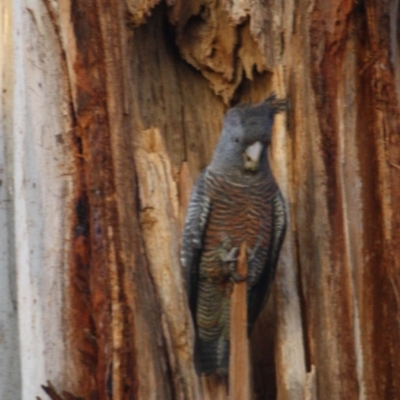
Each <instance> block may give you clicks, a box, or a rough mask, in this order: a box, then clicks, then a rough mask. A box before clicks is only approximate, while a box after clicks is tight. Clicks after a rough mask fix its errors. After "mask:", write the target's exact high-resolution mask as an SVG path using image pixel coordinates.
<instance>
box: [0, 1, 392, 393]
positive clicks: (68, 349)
mask: <svg viewBox="0 0 400 400" xmlns="http://www.w3.org/2000/svg"><path fill="white" fill-rule="evenodd" d="M156 4H157V1H156V0H149V1H146V0H141V1H132V0H126V2H125V5H124V3H123V2H121V1H116V0H88V1H85V2H79V1H76V0H58V1H50V0H43V1H42V2H32V1H30V0H15V1H13V2H11V1H10V0H6V1H3V2H2V3H1V4H0V10H1V17H0V18H1V25H0V26H1V32H2V36H1V37H0V51H1V54H3V55H6V57H1V58H0V73H1V77H0V82H1V85H0V87H1V90H2V93H1V105H0V114H1V115H0V120H1V121H2V123H1V128H0V129H1V138H0V168H4V171H2V170H0V201H1V204H0V224H1V228H0V229H1V231H0V234H1V240H0V286H1V288H0V293H1V295H0V297H1V299H0V300H1V301H0V339H1V340H0V357H1V359H2V360H9V361H10V362H9V363H8V364H7V366H8V368H6V367H4V365H5V364H6V363H7V362H6V363H0V364H1V366H0V394H1V395H0V397H1V398H2V399H3V398H4V399H5V400H15V399H16V398H19V397H21V398H22V399H24V400H25V399H29V400H30V399H32V398H34V397H35V396H42V397H43V395H44V392H43V391H42V390H41V385H46V382H47V381H50V382H51V385H48V386H49V387H52V389H51V393H52V394H51V396H53V397H54V398H55V396H60V397H61V398H65V399H67V398H72V397H71V395H68V394H67V393H66V392H69V393H72V394H73V395H74V396H75V397H77V396H81V397H83V398H84V399H85V400H87V399H93V398H96V399H106V398H113V399H125V398H132V397H135V398H138V399H146V400H148V399H158V398H162V399H166V400H168V399H174V398H185V399H188V400H190V399H192V398H203V399H211V398H212V399H213V400H215V399H217V398H218V399H224V400H225V399H226V398H227V393H226V386H224V384H221V382H219V381H218V380H217V379H216V378H215V377H209V378H204V377H201V378H198V377H197V376H196V375H195V374H194V373H193V366H191V361H190V359H191V355H190V350H189V349H190V343H191V342H192V341H193V333H192V330H191V328H190V322H188V321H189V317H188V312H187V310H186V308H185V307H186V306H185V305H184V301H185V300H184V295H183V293H182V290H181V289H182V286H181V285H182V282H181V277H180V270H179V268H178V264H179V262H178V253H179V245H178V243H179V232H180V228H179V224H180V223H181V221H182V218H183V215H184V209H185V208H186V205H187V201H188V200H187V198H188V193H189V191H190V187H191V185H192V178H191V177H193V178H194V179H195V178H196V177H197V175H198V173H199V171H200V170H201V169H202V168H203V167H204V166H205V165H207V164H208V162H209V161H210V158H211V155H212V152H213V150H214V147H215V144H216V142H217V140H218V136H219V131H220V127H221V118H222V116H223V114H224V112H225V110H226V108H227V105H228V104H232V103H236V102H238V101H259V100H261V99H263V98H265V97H266V95H268V94H269V93H270V92H271V91H276V92H277V93H278V95H279V96H280V97H287V98H288V99H289V103H290V107H289V111H288V113H287V115H286V116H278V118H277V121H276V124H275V128H274V135H273V143H272V146H271V151H270V159H271V163H272V165H273V170H274V174H275V176H276V177H277V180H278V183H279V185H280V187H281V189H282V191H283V193H284V197H285V200H286V204H287V212H288V217H289V226H288V230H287V235H286V238H285V242H284V245H283V249H282V252H281V256H280V263H279V266H278V270H277V276H276V284H275V288H274V290H273V293H272V297H271V299H270V301H269V306H268V307H269V310H266V312H264V313H262V316H261V320H260V321H259V323H258V324H257V326H255V329H254V334H253V337H252V340H251V341H252V352H253V353H254V352H256V353H257V349H262V351H258V354H257V357H253V369H254V371H255V372H256V373H255V374H254V376H255V377H256V378H255V379H256V382H255V385H254V387H257V393H256V396H257V398H259V399H263V400H264V399H265V397H266V396H267V392H268V390H267V389H266V386H268V387H269V392H268V397H269V398H271V399H274V398H278V399H280V400H298V399H303V398H304V399H307V400H308V399H312V400H317V399H318V400H325V399H327V400H331V399H343V398H346V399H347V398H361V399H365V400H375V399H383V400H386V399H388V400H391V399H394V398H396V396H397V394H398V393H400V364H399V363H400V359H399V357H397V354H399V353H400V348H399V347H400V337H399V335H400V333H399V332H400V317H399V313H398V307H399V301H400V300H399V294H398V293H399V290H400V289H399V287H400V275H399V270H400V255H399V254H400V253H399V252H398V251H397V246H398V243H399V242H400V214H399V213H398V212H396V210H398V209H399V207H400V189H399V185H398V174H399V168H398V166H399V165H400V141H399V131H400V112H399V102H400V85H399V82H400V79H399V77H400V67H399V65H400V63H399V35H398V15H399V2H398V1H390V0H384V1H381V2H373V1H370V0H368V1H364V2H355V1H350V0H327V1H325V0H315V1H314V2H311V3H310V2H308V1H306V0H299V1H296V2H295V1H292V0H285V1H283V2H282V1H269V2H267V3H266V2H265V1H262V0H256V1H250V0H233V1H226V2H220V1H216V0H210V1H209V0H199V1H191V0H188V1H180V0H177V1H173V0H171V1H167V2H160V4H159V5H157V6H156ZM125 6H126V7H125ZM126 12H128V13H129V16H128V18H126V16H127V14H126ZM149 14H152V15H151V16H149ZM138 25H140V26H138ZM11 50H13V51H11ZM150 128H151V129H150ZM143 132H145V133H143ZM155 132H159V133H161V134H162V136H163V137H164V138H165V144H166V149H165V148H164V147H163V146H161V145H160V144H159V143H160V142H158V139H154V137H159V133H155ZM146 136H148V138H147V139H150V138H153V139H154V140H155V141H156V143H158V144H157V146H158V147H157V146H156V147H157V151H155V152H152V151H150V150H149V149H148V148H146V147H145V146H144V147H142V148H141V150H140V146H139V147H138V142H136V139H139V138H142V139H143V138H144V137H146ZM147 139H146V140H147ZM143 140H145V139H143ZM139 142H140V140H139ZM145 149H147V150H145ZM167 153H168V157H167ZM141 157H142V158H141ZM168 159H171V160H172V165H169V161H167V160H168ZM141 162H143V163H144V165H153V164H152V163H154V165H155V166H156V167H155V168H154V169H150V168H148V169H146V168H143V166H142V167H141V166H140V165H142V164H140V163H141ZM183 162H185V163H187V164H184V167H183V168H182V169H181V167H182V163H183ZM147 163H149V164H147ZM139 170H140V172H139ZM173 171H180V172H179V173H174V172H173ZM174 180H176V182H175V181H174ZM151 182H157V191H156V192H154V193H157V196H158V198H159V199H164V200H160V202H161V203H160V202H157V204H154V203H152V202H153V201H154V199H155V197H154V198H152V195H151V194H150V192H148V193H147V192H146V190H147V189H149V187H150V186H149V183H151ZM146 185H147V186H146ZM142 203H143V204H147V205H149V206H148V207H150V208H147V209H146V207H147V206H144V209H142V208H141V204H142ZM3 205H4V207H3ZM151 207H152V208H151ZM154 213H155V214H156V215H157V218H156V220H155V221H156V222H154V224H152V222H151V221H150V223H148V221H147V220H146V216H148V215H150V216H151V217H152V215H153V214H154ZM153 216H154V215H153ZM150 219H151V218H150ZM146 221H147V222H146ZM157 224H159V225H157ZM157 226H159V227H160V229H157V228H156V227H157ZM155 243H158V245H155ZM157 249H163V250H162V252H163V253H165V254H168V256H166V257H168V258H170V259H171V260H172V261H171V263H169V264H167V265H166V266H165V260H164V259H163V258H162V257H161V251H160V254H157ZM3 261H4V262H3ZM163 274H165V275H163ZM164 282H169V283H168V285H165V286H164V285H163V283H164ZM13 287H14V288H17V290H16V292H15V293H14V292H13V291H12V290H11V291H9V288H11V289H12V288H13ZM273 306H274V307H273ZM273 308H274V311H272V312H271V309H273ZM174 310H176V311H177V312H178V313H179V315H178V314H175V313H174V312H175V311H174ZM271 326H272V327H271ZM274 326H276V329H275V328H274ZM274 331H275V333H274ZM182 335H183V336H182ZM3 338H4V339H3ZM17 338H18V339H17ZM266 343H269V345H268V346H272V345H271V343H275V362H273V360H272V357H273V354H271V353H272V350H268V349H269V348H270V347H266ZM262 352H265V353H264V354H260V353H262ZM267 353H268V354H267ZM18 359H19V360H20V362H17V361H16V360H18ZM266 364H268V366H266ZM265 381H266V382H267V383H266V384H264V383H263V384H260V382H265ZM257 382H258V383H257ZM275 387H276V393H275ZM64 392H65V393H64ZM62 393H64V394H62ZM68 396H69V397H68Z"/></svg>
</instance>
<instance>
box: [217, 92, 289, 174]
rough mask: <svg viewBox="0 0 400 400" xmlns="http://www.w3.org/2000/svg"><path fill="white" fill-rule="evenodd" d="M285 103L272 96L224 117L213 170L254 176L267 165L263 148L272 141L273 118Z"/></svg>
mask: <svg viewBox="0 0 400 400" xmlns="http://www.w3.org/2000/svg"><path fill="white" fill-rule="evenodd" d="M285 105H286V102H285V101H284V100H280V99H277V98H276V96H275V95H272V96H270V97H268V98H267V99H266V100H264V101H263V102H261V103H258V104H255V105H248V104H240V105H238V106H235V107H233V108H231V109H230V110H229V111H228V112H227V113H226V115H225V117H224V121H223V128H222V133H221V138H220V140H219V142H218V145H217V148H216V150H215V153H214V157H213V160H212V163H211V166H212V168H213V169H216V170H221V169H223V170H224V171H223V172H227V168H231V169H236V170H240V171H241V172H244V173H247V174H254V173H257V171H258V170H259V169H260V167H261V166H262V164H263V162H265V163H266V162H267V158H266V157H267V155H266V152H265V149H266V147H268V145H269V144H270V142H271V131H272V125H273V123H274V115H275V114H276V113H278V112H280V111H282V110H284V109H285Z"/></svg>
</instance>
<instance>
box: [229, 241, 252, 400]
mask: <svg viewBox="0 0 400 400" xmlns="http://www.w3.org/2000/svg"><path fill="white" fill-rule="evenodd" d="M246 249H247V246H246V243H245V242H244V243H242V244H241V246H240V250H239V257H238V260H237V273H238V274H239V275H240V276H242V277H246V276H247V253H246ZM247 331H248V329H247V282H246V280H244V281H243V282H237V283H235V284H234V285H233V290H232V294H231V314H230V354H229V400H250V393H251V389H250V382H251V379H250V359H249V339H248V332H247Z"/></svg>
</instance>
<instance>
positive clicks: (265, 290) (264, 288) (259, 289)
mask: <svg viewBox="0 0 400 400" xmlns="http://www.w3.org/2000/svg"><path fill="white" fill-rule="evenodd" d="M271 201H272V219H273V221H274V222H273V230H272V235H271V242H270V247H269V251H268V257H267V262H266V264H265V266H264V269H263V272H262V274H261V276H260V279H259V281H258V283H257V284H256V285H254V287H253V288H251V290H250V293H249V308H248V310H249V318H248V319H249V330H250V331H251V328H252V327H253V325H254V323H255V321H256V319H257V317H258V314H259V313H260V311H261V310H262V308H263V307H264V305H265V303H266V301H267V299H268V295H269V291H270V287H271V283H272V281H273V279H274V276H275V270H276V264H277V262H278V257H279V251H280V249H281V246H282V242H283V239H284V237H285V231H286V209H285V202H284V200H283V197H282V194H281V192H280V191H279V190H278V191H277V193H276V195H275V196H274V197H273V198H272V200H271Z"/></svg>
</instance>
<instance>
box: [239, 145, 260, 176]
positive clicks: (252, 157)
mask: <svg viewBox="0 0 400 400" xmlns="http://www.w3.org/2000/svg"><path fill="white" fill-rule="evenodd" d="M262 149H263V145H262V144H261V142H255V143H253V144H252V145H251V146H249V147H247V148H246V150H245V151H244V154H243V158H244V169H245V171H257V170H258V166H259V163H260V156H261V151H262Z"/></svg>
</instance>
